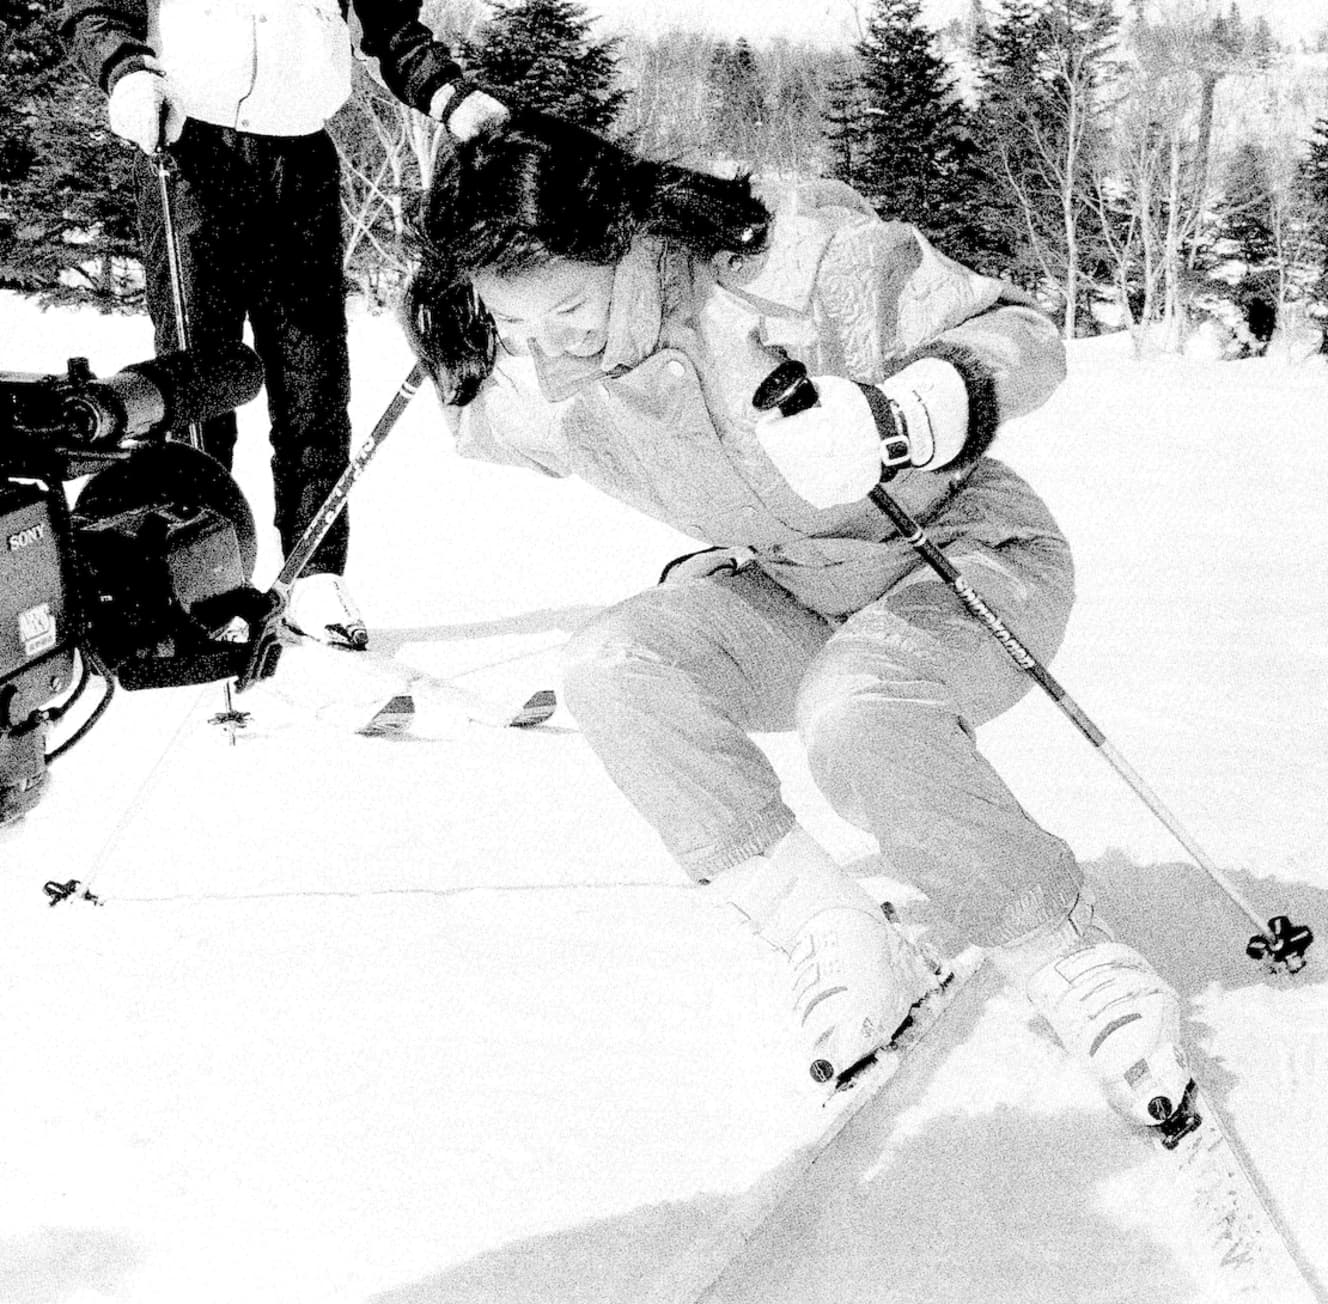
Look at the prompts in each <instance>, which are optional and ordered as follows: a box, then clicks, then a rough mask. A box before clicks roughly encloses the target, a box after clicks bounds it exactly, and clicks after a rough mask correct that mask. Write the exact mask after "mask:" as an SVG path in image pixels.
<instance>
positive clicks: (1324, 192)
mask: <svg viewBox="0 0 1328 1304" xmlns="http://www.w3.org/2000/svg"><path fill="white" fill-rule="evenodd" d="M1297 180H1298V182H1299V184H1300V187H1301V189H1302V191H1303V192H1304V194H1305V197H1306V201H1307V202H1306V208H1307V210H1308V213H1307V216H1308V220H1309V223H1310V232H1311V234H1310V241H1309V243H1310V253H1311V256H1312V257H1313V258H1314V260H1315V263H1316V266H1317V276H1316V277H1315V279H1314V281H1313V283H1312V284H1311V286H1310V288H1309V293H1310V295H1311V297H1312V298H1313V300H1314V302H1315V305H1316V306H1317V310H1318V316H1319V319H1320V321H1321V323H1322V325H1323V328H1324V340H1323V351H1324V352H1325V353H1328V117H1323V118H1320V119H1319V120H1318V121H1317V122H1316V123H1315V124H1314V129H1313V131H1312V132H1311V133H1310V145H1309V153H1308V154H1307V155H1306V157H1305V159H1304V160H1303V161H1302V162H1301V165H1300V169H1299V174H1298V177H1297Z"/></svg>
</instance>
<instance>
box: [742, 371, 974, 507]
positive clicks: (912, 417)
mask: <svg viewBox="0 0 1328 1304" xmlns="http://www.w3.org/2000/svg"><path fill="white" fill-rule="evenodd" d="M812 384H813V385H815V387H816V391H817V395H818V399H819V401H818V402H817V403H816V405H815V406H814V407H809V408H805V409H804V410H803V411H801V412H796V413H794V414H793V415H792V416H788V417H786V416H781V415H780V414H779V413H778V412H765V413H763V414H762V415H761V417H760V418H759V419H758V420H757V423H756V435H757V438H758V439H759V440H760V441H761V447H762V448H764V449H765V452H766V456H768V457H769V458H770V460H771V461H772V462H773V463H774V464H775V466H776V467H777V468H778V470H779V473H780V474H781V475H782V476H783V477H784V479H785V480H786V481H787V482H788V485H789V488H791V489H792V490H793V492H794V493H796V494H797V495H798V496H799V497H800V498H804V499H806V501H807V502H809V503H810V504H811V505H812V506H813V507H835V506H838V505H839V504H840V503H852V502H857V501H858V500H859V499H862V498H865V497H866V496H867V495H868V494H869V493H870V492H871V491H872V489H874V488H875V487H876V485H877V484H878V483H879V482H880V479H881V476H882V473H883V472H884V471H887V470H892V469H893V468H896V467H900V466H916V467H922V468H925V469H927V470H936V469H937V468H939V467H942V466H946V465H948V464H949V463H950V462H953V461H954V459H955V458H956V457H958V456H959V454H960V452H962V451H963V447H964V443H965V441H966V440H967V438H968V390H967V387H966V386H965V384H964V379H963V377H962V376H961V375H960V374H959V371H958V370H957V369H956V368H955V367H954V366H952V365H951V364H950V363H948V362H946V361H945V360H944V359H942V358H920V359H919V360H918V361H917V362H912V363H909V365H908V366H907V367H905V368H904V369H903V370H902V371H900V372H898V373H897V374H896V375H893V376H891V377H890V378H889V379H888V380H886V381H883V382H882V383H881V384H879V385H859V384H857V382H855V381H852V380H844V379H843V378H842V377H840V376H816V377H814V378H813V379H812Z"/></svg>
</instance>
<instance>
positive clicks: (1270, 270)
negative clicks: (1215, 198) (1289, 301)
mask: <svg viewBox="0 0 1328 1304" xmlns="http://www.w3.org/2000/svg"><path fill="white" fill-rule="evenodd" d="M1273 209H1274V198H1273V186H1272V181H1271V179H1270V168H1269V157H1268V150H1267V149H1266V148H1265V147H1264V146H1262V145H1258V144H1255V143H1254V142H1252V141H1246V142H1245V143H1243V144H1241V145H1240V146H1238V147H1237V149H1236V152H1235V153H1234V154H1233V155H1232V157H1231V160H1230V162H1229V163H1228V165H1227V169H1226V176H1225V178H1224V185H1223V189H1222V195H1221V199H1220V200H1219V202H1218V204H1217V212H1216V222H1215V225H1214V231H1213V239H1212V244H1211V246H1210V248H1209V250H1208V252H1207V254H1206V257H1205V262H1206V264H1207V270H1208V271H1209V272H1210V273H1212V276H1211V278H1210V283H1211V284H1212V285H1214V286H1215V287H1216V288H1218V290H1219V291H1220V292H1221V293H1222V294H1223V295H1224V296H1228V297H1230V299H1231V300H1232V302H1234V303H1235V304H1236V305H1237V306H1238V307H1239V308H1240V310H1241V311H1242V313H1244V315H1245V319H1246V321H1247V323H1248V325H1249V328H1250V332H1251V334H1252V335H1253V336H1254V338H1255V339H1256V340H1257V341H1258V342H1259V343H1261V344H1264V343H1267V341H1268V337H1269V336H1270V335H1271V334H1272V332H1273V327H1274V325H1275V324H1276V321H1277V299H1278V291H1277V285H1278V266H1277V264H1278V245H1277V232H1276V231H1275V229H1274V217H1273ZM1233 272H1234V278H1233Z"/></svg>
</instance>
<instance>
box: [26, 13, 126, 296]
mask: <svg viewBox="0 0 1328 1304" xmlns="http://www.w3.org/2000/svg"><path fill="white" fill-rule="evenodd" d="M59 7H60V6H59V4H58V3H57V0H2V2H0V37H2V38H3V39H0V286H7V287H9V288H12V289H19V290H25V291H29V292H39V293H41V294H43V295H45V296H46V297H48V298H53V299H84V300H88V299H90V300H93V301H95V302H98V303H100V304H102V305H103V306H106V307H114V306H119V305H120V304H121V303H122V302H124V300H125V295H126V291H125V286H124V284H123V283H122V280H121V278H120V277H118V276H117V274H116V273H117V270H118V269H120V268H121V267H122V266H123V264H124V262H125V260H131V259H136V258H137V251H138V245H137V234H136V229H135V216H134V197H133V182H132V175H131V169H132V162H133V152H132V147H130V146H128V145H125V144H124V143H123V142H121V141H120V140H118V139H117V138H116V137H115V136H113V135H112V134H111V132H110V131H109V129H108V128H107V127H106V125H105V121H106V102H105V96H104V95H103V94H102V93H101V91H100V90H99V89H98V88H97V87H95V86H93V85H91V84H90V83H89V82H88V81H87V80H86V78H84V77H83V75H82V74H81V73H80V72H78V71H77V70H76V69H75V68H74V66H73V64H72V63H70V62H69V60H68V59H67V58H66V57H65V53H64V50H63V47H62V46H61V44H60V42H59V39H58V37H57V36H56V22H57V17H58V10H59ZM130 297H131V298H132V297H134V296H133V295H132V294H131V295H130Z"/></svg>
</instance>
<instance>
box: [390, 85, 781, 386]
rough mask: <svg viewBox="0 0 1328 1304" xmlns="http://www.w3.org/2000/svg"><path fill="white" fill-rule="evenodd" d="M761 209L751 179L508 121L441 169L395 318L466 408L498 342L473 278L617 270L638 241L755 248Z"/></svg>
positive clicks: (703, 252) (538, 123) (555, 127)
mask: <svg viewBox="0 0 1328 1304" xmlns="http://www.w3.org/2000/svg"><path fill="white" fill-rule="evenodd" d="M769 224H770V213H769V210H768V209H767V208H766V207H765V205H764V204H762V203H761V201H760V200H759V199H757V198H756V197H755V196H754V195H753V194H752V186H751V179H750V178H749V177H746V176H740V177H732V178H729V177H717V176H712V175H710V174H708V173H705V172H697V171H694V170H693V169H691V168H684V167H678V166H676V165H674V164H671V163H659V162H653V161H651V160H648V159H644V158H641V157H640V156H638V155H635V154H632V153H631V152H630V151H628V150H626V149H624V148H623V147H622V146H621V145H617V144H615V143H614V142H612V141H610V140H607V139H605V138H604V137H603V136H599V135H596V134H595V133H594V132H592V131H588V130H586V129H585V128H583V127H577V126H575V125H573V124H572V123H570V122H565V121H563V120H561V119H559V118H555V117H551V116H549V115H547V114H542V113H534V112H530V111H517V112H515V113H513V115H512V116H511V118H509V119H508V120H507V121H506V122H505V123H504V124H503V125H502V126H501V127H499V128H498V129H497V130H494V131H491V132H489V133H486V134H484V135H481V136H479V137H477V138H475V139H472V140H469V141H465V142H463V143H461V144H459V145H458V146H457V147H456V150H455V152H454V153H453V154H452V155H451V156H450V157H448V158H447V159H446V160H445V161H444V162H443V163H442V164H441V165H440V167H439V170H438V173H437V176H436V178H435V180H434V183H433V185H432V186H431V187H430V188H429V190H428V191H427V192H426V194H425V195H424V197H423V199H422V201H421V204H420V209H419V213H418V216H417V218H416V220H415V222H414V224H413V230H412V245H413V253H414V256H415V259H416V264H417V265H416V270H415V272H414V274H413V275H412V277H411V279H410V282H409V284H408V285H407V287H406V294H405V302H404V305H403V318H404V324H405V328H406V333H407V335H408V336H409V338H410V342H411V346H412V348H413V349H414V350H415V353H416V355H417V356H418V357H419V358H420V360H421V361H422V362H423V363H424V364H425V366H426V367H427V368H428V369H429V371H430V372H431V373H432V375H433V377H434V380H435V382H437V384H438V388H439V391H440V392H441V393H442V394H443V395H444V396H445V397H446V399H447V401H448V402H450V403H454V404H456V405H457V406H462V405H464V404H466V403H469V402H470V401H471V399H473V398H474V397H475V395H476V393H477V392H478V391H479V388H480V386H481V385H482V384H483V383H484V381H485V380H486V379H487V377H488V375H489V373H490V371H491V370H492V369H493V360H494V356H495V349H496V340H497V336H496V333H495V331H494V328H493V322H492V320H491V319H490V318H489V315H488V313H487V312H486V311H485V310H484V307H483V305H482V304H481V303H480V302H479V301H478V300H477V298H476V297H475V292H474V290H473V289H472V288H471V277H472V276H473V275H474V274H475V273H476V272H479V271H483V270H491V271H494V272H496V273H498V274H499V275H506V274H512V273H516V272H521V271H525V270H527V269H529V268H531V267H536V266H539V265H540V264H542V263H545V262H548V261H549V260H551V259H554V258H567V259H572V260H575V261H578V262H586V263H599V264H613V263H616V262H618V261H619V260H620V259H621V258H622V257H623V256H624V255H625V254H626V253H627V251H628V249H629V248H630V247H631V244H632V241H633V239H634V238H636V237H637V236H640V235H649V236H655V237H658V238H660V239H662V240H664V241H667V242H670V243H672V244H675V245H677V246H680V247H681V248H683V249H684V250H686V251H687V252H689V253H691V254H693V255H695V256H698V257H701V258H713V257H714V256H715V255H717V254H720V253H723V252H725V251H732V252H734V253H743V254H749V253H756V252H759V251H760V250H761V249H762V248H764V246H765V242H766V236H767V233H768V229H769Z"/></svg>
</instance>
